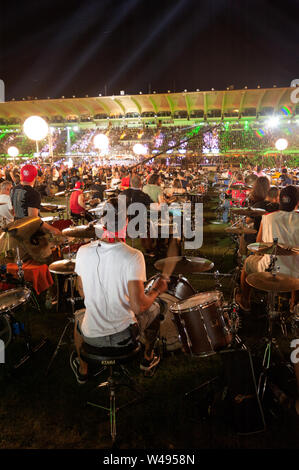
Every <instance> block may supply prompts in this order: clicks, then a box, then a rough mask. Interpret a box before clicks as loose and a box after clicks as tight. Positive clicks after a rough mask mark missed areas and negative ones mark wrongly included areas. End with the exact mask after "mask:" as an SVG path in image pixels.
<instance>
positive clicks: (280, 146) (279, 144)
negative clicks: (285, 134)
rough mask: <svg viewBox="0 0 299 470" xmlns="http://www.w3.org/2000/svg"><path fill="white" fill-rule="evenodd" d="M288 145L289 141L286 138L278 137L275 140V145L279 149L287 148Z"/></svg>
mask: <svg viewBox="0 0 299 470" xmlns="http://www.w3.org/2000/svg"><path fill="white" fill-rule="evenodd" d="M287 146H288V141H287V140H286V139H278V140H277V141H276V142H275V147H276V148H277V150H279V151H282V150H285V149H286V148H287Z"/></svg>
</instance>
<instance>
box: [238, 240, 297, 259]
mask: <svg viewBox="0 0 299 470" xmlns="http://www.w3.org/2000/svg"><path fill="white" fill-rule="evenodd" d="M247 248H248V250H249V251H252V252H253V253H259V254H262V255H266V254H268V255H271V254H272V253H273V248H274V244H273V243H265V242H257V243H250V245H248V246H247ZM276 254H277V256H292V255H297V254H299V248H298V247H288V246H286V245H282V244H280V243H279V244H278V245H277V252H276Z"/></svg>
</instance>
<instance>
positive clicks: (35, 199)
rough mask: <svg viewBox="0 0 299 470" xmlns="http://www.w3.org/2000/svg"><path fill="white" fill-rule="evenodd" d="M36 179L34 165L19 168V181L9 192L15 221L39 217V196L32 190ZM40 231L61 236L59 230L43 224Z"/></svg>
mask: <svg viewBox="0 0 299 470" xmlns="http://www.w3.org/2000/svg"><path fill="white" fill-rule="evenodd" d="M36 178H37V169H36V167H35V166H34V165H30V164H29V165H24V166H23V167H22V168H21V173H20V179H21V181H20V183H19V184H17V185H16V186H14V187H13V189H12V192H11V200H12V205H13V209H14V215H15V219H22V218H23V217H40V204H41V195H40V193H39V192H38V191H36V190H35V189H34V184H35V181H36ZM42 229H43V231H46V232H50V233H52V234H53V235H61V231H60V230H58V229H57V228H55V227H52V225H49V224H47V223H45V222H44V223H43V226H42Z"/></svg>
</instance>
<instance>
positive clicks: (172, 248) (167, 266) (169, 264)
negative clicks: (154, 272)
mask: <svg viewBox="0 0 299 470" xmlns="http://www.w3.org/2000/svg"><path fill="white" fill-rule="evenodd" d="M178 251H179V250H178V244H177V242H176V240H175V238H172V239H171V240H170V242H169V246H168V250H167V255H166V258H167V259H166V261H165V263H164V268H163V272H162V275H161V277H162V278H163V279H165V280H169V277H170V276H171V275H172V273H173V271H174V268H175V267H176V264H177V260H176V259H172V260H168V258H174V257H176V256H178Z"/></svg>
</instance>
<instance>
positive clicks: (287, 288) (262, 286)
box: [246, 272, 299, 292]
mask: <svg viewBox="0 0 299 470" xmlns="http://www.w3.org/2000/svg"><path fill="white" fill-rule="evenodd" d="M246 281H247V282H248V284H249V285H250V286H252V287H255V288H256V289H259V290H263V291H266V292H291V291H292V290H298V289H299V279H296V278H294V277H290V276H287V275H286V274H275V275H273V274H272V273H268V272H266V273H253V274H249V276H247V278H246Z"/></svg>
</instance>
